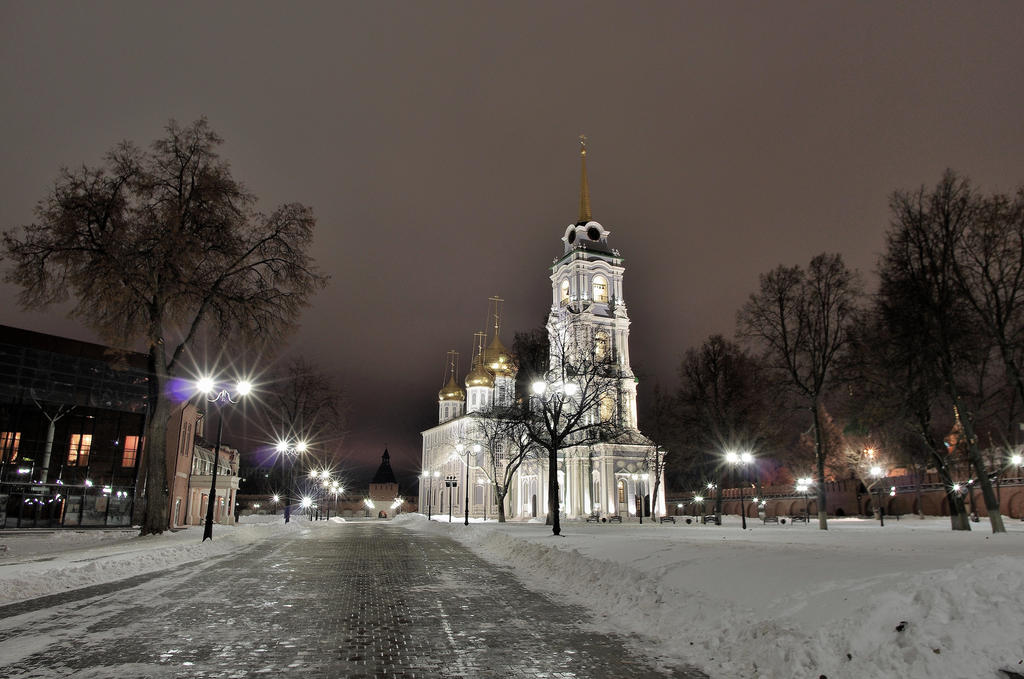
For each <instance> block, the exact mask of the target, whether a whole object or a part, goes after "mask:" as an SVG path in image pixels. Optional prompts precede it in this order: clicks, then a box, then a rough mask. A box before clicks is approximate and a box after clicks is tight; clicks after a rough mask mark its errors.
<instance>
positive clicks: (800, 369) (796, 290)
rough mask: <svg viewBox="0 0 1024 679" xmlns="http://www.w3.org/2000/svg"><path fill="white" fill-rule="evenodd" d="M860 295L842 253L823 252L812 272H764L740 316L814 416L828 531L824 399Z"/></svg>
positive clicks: (823, 523)
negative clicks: (822, 409)
mask: <svg viewBox="0 0 1024 679" xmlns="http://www.w3.org/2000/svg"><path fill="white" fill-rule="evenodd" d="M860 295H861V284H860V279H859V276H858V275H857V274H856V273H855V272H853V271H851V270H850V269H848V268H847V267H846V265H845V264H844V263H843V260H842V257H840V256H839V255H838V254H827V253H823V254H820V255H818V256H816V257H815V258H814V259H812V260H811V263H810V265H809V266H808V267H807V270H806V271H804V270H803V269H801V268H800V267H798V266H795V267H785V266H780V267H778V268H777V269H775V270H773V271H770V272H768V273H767V274H763V275H762V276H761V283H760V287H759V290H758V291H757V292H755V293H754V294H752V295H751V296H750V299H749V300H747V303H746V304H744V306H743V308H742V309H741V310H740V312H739V314H738V317H737V323H738V326H739V333H740V335H741V336H742V337H745V338H747V339H749V340H752V341H754V342H756V343H758V344H760V345H761V346H763V347H764V349H765V356H766V357H767V358H768V360H769V364H770V365H771V366H772V367H773V368H774V369H775V371H776V372H777V373H778V374H779V375H781V376H782V377H783V378H784V380H785V384H787V385H788V386H789V387H790V389H792V390H793V391H794V392H795V393H796V394H797V395H798V396H799V397H800V398H801V399H802V400H803V401H804V404H805V407H806V408H807V410H809V411H810V413H811V418H812V422H813V428H812V431H813V433H814V455H815V460H816V462H817V472H818V483H817V491H818V526H819V528H821V530H827V529H828V511H827V500H828V498H827V492H826V488H825V459H826V456H827V454H828V450H827V449H826V448H827V444H826V439H825V437H824V436H823V433H824V432H823V428H822V425H823V423H822V419H821V418H822V412H821V406H822V399H823V398H824V396H825V394H826V392H827V390H828V388H829V387H830V386H831V384H832V381H833V369H834V367H835V365H836V362H837V359H838V358H839V356H840V354H841V352H842V351H843V350H844V348H845V347H846V346H847V344H848V342H849V338H850V330H851V328H852V326H853V324H854V320H855V318H856V314H857V304H858V301H859V298H860Z"/></svg>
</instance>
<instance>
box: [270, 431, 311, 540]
mask: <svg viewBox="0 0 1024 679" xmlns="http://www.w3.org/2000/svg"><path fill="white" fill-rule="evenodd" d="M307 448H308V444H307V443H306V442H305V441H302V440H300V441H295V442H292V441H290V440H285V439H281V440H280V441H278V442H277V447H276V449H277V453H278V455H280V456H281V475H282V477H283V476H284V458H285V457H288V479H287V480H284V479H282V481H283V483H284V484H285V488H284V522H285V523H288V521H289V520H290V519H291V516H292V499H291V495H292V486H294V485H295V458H296V457H297V456H298V455H301V454H302V453H304V452H306V449H307ZM275 502H276V500H275Z"/></svg>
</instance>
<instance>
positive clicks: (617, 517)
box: [608, 514, 622, 523]
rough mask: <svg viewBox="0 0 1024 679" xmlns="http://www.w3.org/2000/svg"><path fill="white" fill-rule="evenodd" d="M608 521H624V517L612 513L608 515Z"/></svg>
mask: <svg viewBox="0 0 1024 679" xmlns="http://www.w3.org/2000/svg"><path fill="white" fill-rule="evenodd" d="M608 523H622V517H621V516H619V515H618V514H612V515H611V516H609V517H608Z"/></svg>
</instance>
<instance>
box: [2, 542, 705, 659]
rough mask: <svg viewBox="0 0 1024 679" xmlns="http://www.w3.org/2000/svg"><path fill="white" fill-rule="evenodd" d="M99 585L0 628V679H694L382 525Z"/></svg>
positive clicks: (480, 568)
mask: <svg viewBox="0 0 1024 679" xmlns="http://www.w3.org/2000/svg"><path fill="white" fill-rule="evenodd" d="M105 587H106V589H103V590H99V589H97V590H96V591H95V592H91V593H90V594H95V595H94V596H89V597H87V598H81V597H70V598H69V599H67V601H66V602H65V603H61V604H56V605H54V606H52V607H50V608H45V609H39V608H38V607H33V606H27V607H25V608H24V611H25V612H21V613H20V617H17V618H13V617H12V618H9V619H8V620H7V623H12V622H18V623H20V624H21V626H20V629H18V628H15V629H17V633H12V632H11V628H10V626H9V625H5V632H4V634H2V635H0V675H2V676H5V677H12V678H13V677H19V678H22V679H28V678H30V677H31V678H37V679H41V678H43V677H47V678H48V677H57V676H76V677H93V678H101V677H139V678H142V677H154V678H155V677H160V678H163V677H210V678H213V677H218V678H220V677H225V678H226V677H249V676H268V677H277V676H297V677H303V678H306V677H308V678H311V679H312V678H317V677H352V678H362V677H374V678H377V677H389V678H390V677H394V678H396V679H397V678H413V677H451V678H460V677H464V678H466V679H473V678H476V677H481V678H491V677H512V678H520V677H546V678H550V679H563V678H568V677H608V678H612V677H614V678H620V677H657V676H677V677H702V676H703V675H702V674H700V673H698V672H696V671H687V670H680V669H675V670H664V669H663V670H662V671H660V672H659V671H658V670H656V669H655V667H654V666H653V665H652V664H651V661H649V660H647V659H645V658H643V657H640V656H638V655H637V654H636V653H635V652H633V650H632V649H633V648H635V647H636V646H637V644H636V643H633V644H627V643H626V640H624V639H622V638H620V637H617V636H615V635H610V634H603V633H599V632H595V631H593V627H594V626H593V625H591V624H589V622H590V619H589V615H588V613H586V612H585V611H583V610H581V609H577V608H574V607H571V606H564V605H560V604H556V603H554V602H553V601H552V600H551V599H549V598H547V597H545V596H543V595H540V594H537V593H534V592H531V591H530V590H527V589H526V588H524V587H523V586H522V585H520V584H519V583H518V581H516V580H515V578H514V577H513V576H512V574H511V573H510V572H509V571H508V570H506V569H503V568H498V567H495V566H493V565H491V564H488V563H486V562H484V561H482V560H481V559H479V558H477V557H476V556H474V555H473V554H472V553H471V552H470V551H468V550H467V549H465V548H464V547H462V546H461V545H459V544H458V543H457V542H455V541H453V540H451V539H448V538H444V537H439V536H434V535H424V534H419V533H416V532H413V531H409V530H406V529H403V528H401V527H399V526H394V525H391V524H388V523H384V522H377V523H355V522H353V523H348V524H336V525H332V526H330V527H320V528H318V529H317V530H313V531H310V532H309V533H307V534H306V535H304V536H302V537H286V538H274V539H272V540H269V541H267V542H265V543H260V544H258V545H256V547H255V548H253V549H249V550H247V551H245V552H243V553H240V554H234V555H231V556H229V557H223V558H221V559H218V560H216V561H214V562H213V563H211V564H200V565H195V566H193V567H192V568H190V569H188V570H186V571H185V572H181V573H176V574H175V573H164V574H161V576H160V577H156V578H152V579H150V580H148V581H146V582H141V583H140V584H136V585H135V586H134V587H131V588H126V587H125V586H124V585H123V584H122V585H116V584H115V585H110V586H105ZM33 609H35V610H33ZM4 612H5V613H8V614H15V615H17V614H18V613H19V611H17V610H13V609H12V610H8V611H4ZM634 641H635V640H634ZM33 644H34V645H33ZM5 655H7V656H8V659H7V660H5V658H4V656H5ZM11 658H13V660H10V659H11Z"/></svg>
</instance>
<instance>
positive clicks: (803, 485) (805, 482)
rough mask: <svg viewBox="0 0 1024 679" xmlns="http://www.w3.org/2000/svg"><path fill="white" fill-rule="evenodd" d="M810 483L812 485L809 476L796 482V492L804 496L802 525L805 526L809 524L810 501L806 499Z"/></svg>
mask: <svg viewBox="0 0 1024 679" xmlns="http://www.w3.org/2000/svg"><path fill="white" fill-rule="evenodd" d="M812 483H814V481H813V480H812V479H811V477H809V476H804V477H801V478H799V479H797V480H796V492H798V493H802V494H803V496H804V523H807V524H810V522H811V511H810V500H808V499H807V494H808V492H809V491H810V488H811V484H812Z"/></svg>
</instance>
